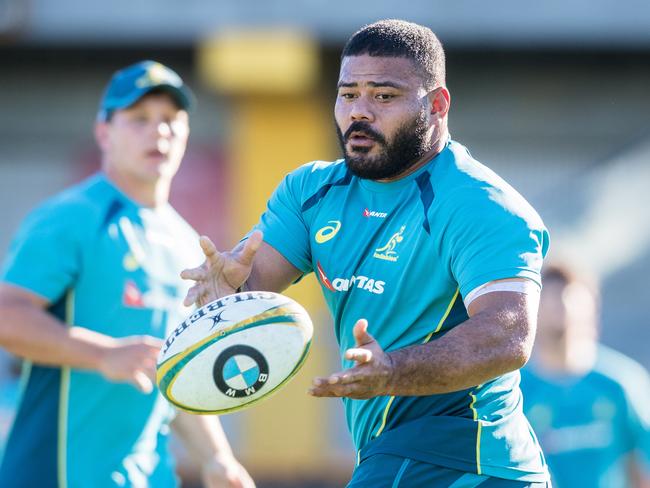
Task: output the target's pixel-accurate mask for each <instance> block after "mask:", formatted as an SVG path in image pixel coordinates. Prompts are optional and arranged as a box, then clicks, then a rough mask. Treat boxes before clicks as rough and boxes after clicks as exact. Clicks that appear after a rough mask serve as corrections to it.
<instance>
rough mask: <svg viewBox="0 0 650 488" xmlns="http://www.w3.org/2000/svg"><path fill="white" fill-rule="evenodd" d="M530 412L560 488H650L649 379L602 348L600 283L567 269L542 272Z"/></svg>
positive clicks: (526, 388) (527, 393)
mask: <svg viewBox="0 0 650 488" xmlns="http://www.w3.org/2000/svg"><path fill="white" fill-rule="evenodd" d="M542 277H543V282H544V289H543V290H542V294H541V301H540V310H539V321H538V322H539V326H538V331H537V339H536V343H535V348H534V354H533V359H532V360H531V362H530V363H529V365H528V366H527V367H526V368H524V370H523V371H522V383H521V387H522V390H523V392H524V410H525V412H526V415H527V416H528V418H529V420H530V422H531V424H532V425H533V428H534V429H535V432H536V433H537V435H538V437H539V441H540V443H541V445H542V448H543V450H544V454H545V455H546V459H547V461H548V464H549V469H550V471H551V476H552V478H553V483H554V486H556V487H559V488H572V487H580V488H619V487H620V488H624V487H634V488H637V487H644V488H648V487H650V463H649V461H650V450H649V448H650V446H649V444H648V442H649V441H650V438H649V437H650V430H649V429H650V378H649V376H648V372H647V371H646V370H645V369H644V368H643V367H642V366H641V365H640V364H638V363H636V362H635V361H633V360H632V359H630V358H628V357H626V356H624V355H623V354H621V353H619V352H616V351H613V350H611V349H609V348H607V347H605V346H603V345H602V344H599V343H598V315H599V293H598V289H597V285H596V283H595V280H594V279H592V278H591V277H589V276H588V275H587V274H585V273H583V272H581V271H580V270H578V269H577V268H576V267H575V266H570V265H568V264H565V263H559V262H558V263H554V264H551V265H549V266H546V267H545V268H544V271H543V273H542Z"/></svg>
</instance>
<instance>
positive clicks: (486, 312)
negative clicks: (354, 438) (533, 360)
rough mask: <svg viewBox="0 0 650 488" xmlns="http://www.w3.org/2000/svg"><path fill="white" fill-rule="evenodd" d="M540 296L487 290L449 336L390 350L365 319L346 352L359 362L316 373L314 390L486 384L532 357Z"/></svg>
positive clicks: (411, 390)
mask: <svg viewBox="0 0 650 488" xmlns="http://www.w3.org/2000/svg"><path fill="white" fill-rule="evenodd" d="M538 300H539V298H538V295H525V294H520V293H515V292H494V293H488V294H485V295H482V296H480V297H478V298H477V299H476V300H474V301H473V302H472V303H471V304H470V307H469V308H470V309H469V311H468V312H469V315H470V318H469V319H468V320H467V321H465V322H463V323H462V324H460V325H458V326H456V327H455V328H453V329H452V330H450V331H449V332H448V333H446V334H445V335H444V336H442V337H440V338H439V339H436V340H433V341H431V342H429V343H427V344H422V345H416V346H410V347H406V348H403V349H398V350H395V351H391V352H389V353H386V352H384V351H383V350H382V348H381V347H380V346H379V344H378V343H377V341H375V339H374V338H373V337H372V335H370V334H369V333H368V332H367V328H368V324H367V323H366V321H365V320H360V321H358V322H357V323H356V324H355V326H354V335H355V340H356V343H357V347H356V348H353V349H349V350H348V351H346V353H345V357H346V359H350V360H354V361H356V362H357V365H356V366H354V367H353V368H350V369H347V370H345V371H341V372H338V373H335V374H333V375H330V376H329V377H326V378H316V379H315V380H314V386H313V387H312V389H311V390H310V393H311V394H312V395H314V396H336V397H339V396H344V397H350V398H372V397H375V396H379V395H404V396H406V395H431V394H439V393H448V392H452V391H458V390H462V389H465V388H469V387H472V386H475V385H480V384H482V383H485V382H486V381H489V380H491V379H493V378H496V377H497V376H499V375H502V374H504V373H507V372H509V371H513V370H516V369H518V368H520V367H522V366H523V365H524V364H525V363H526V361H527V360H528V358H529V356H530V352H531V350H532V346H533V341H534V336H535V328H536V317H537V306H538ZM370 327H372V324H370Z"/></svg>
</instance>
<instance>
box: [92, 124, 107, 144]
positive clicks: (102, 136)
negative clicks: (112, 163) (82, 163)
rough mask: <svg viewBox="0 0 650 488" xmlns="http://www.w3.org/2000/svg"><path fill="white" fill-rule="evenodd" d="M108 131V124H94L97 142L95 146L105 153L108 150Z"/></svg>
mask: <svg viewBox="0 0 650 488" xmlns="http://www.w3.org/2000/svg"><path fill="white" fill-rule="evenodd" d="M108 130H109V124H108V122H103V121H97V122H95V141H96V142H97V145H98V146H99V148H100V149H101V150H102V151H106V150H107V149H108V137H109V134H108Z"/></svg>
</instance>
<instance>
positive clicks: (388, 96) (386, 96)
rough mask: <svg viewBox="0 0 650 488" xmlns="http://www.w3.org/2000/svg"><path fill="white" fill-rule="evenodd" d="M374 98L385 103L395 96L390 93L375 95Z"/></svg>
mask: <svg viewBox="0 0 650 488" xmlns="http://www.w3.org/2000/svg"><path fill="white" fill-rule="evenodd" d="M375 98H377V99H378V100H381V101H386V100H391V99H393V98H395V95H393V94H392V93H378V94H377V95H375Z"/></svg>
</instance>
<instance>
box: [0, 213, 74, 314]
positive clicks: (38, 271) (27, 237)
mask: <svg viewBox="0 0 650 488" xmlns="http://www.w3.org/2000/svg"><path fill="white" fill-rule="evenodd" d="M76 220H77V219H76V218H75V216H74V215H68V214H66V212H64V211H62V210H61V209H58V208H53V207H49V206H47V207H42V208H40V209H38V210H36V211H34V212H33V213H32V214H30V215H29V216H28V217H27V218H26V219H25V220H24V221H23V223H22V225H21V226H20V228H19V229H18V232H17V233H16V235H15V237H14V239H13V241H12V243H11V245H10V248H9V252H8V254H7V257H6V260H5V262H4V266H3V269H2V281H4V282H6V283H11V284H13V285H16V286H19V287H21V288H25V289H27V290H29V291H32V292H33V293H35V294H37V295H40V296H41V297H43V298H46V299H47V300H48V301H49V302H50V303H53V302H56V301H57V300H58V299H59V298H60V297H61V296H62V295H63V294H64V293H65V291H66V290H67V289H68V288H70V287H71V286H72V283H73V282H74V281H75V280H76V277H77V276H78V273H79V268H80V249H79V247H80V246H79V243H78V240H77V237H76V232H75V225H79V222H78V221H76Z"/></svg>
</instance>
